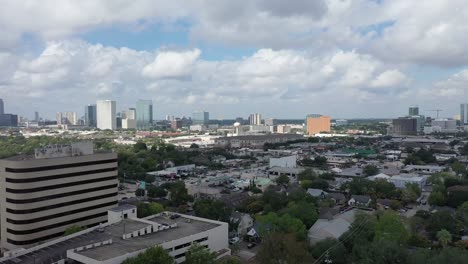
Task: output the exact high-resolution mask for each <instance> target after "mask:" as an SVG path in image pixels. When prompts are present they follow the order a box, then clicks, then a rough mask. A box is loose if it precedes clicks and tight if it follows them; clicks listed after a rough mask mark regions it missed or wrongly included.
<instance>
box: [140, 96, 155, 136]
mask: <svg viewBox="0 0 468 264" xmlns="http://www.w3.org/2000/svg"><path fill="white" fill-rule="evenodd" d="M136 119H137V128H138V129H148V128H150V127H152V125H153V101H151V100H138V101H137V103H136Z"/></svg>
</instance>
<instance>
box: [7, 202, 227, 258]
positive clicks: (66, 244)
mask: <svg viewBox="0 0 468 264" xmlns="http://www.w3.org/2000/svg"><path fill="white" fill-rule="evenodd" d="M107 219H108V222H107V223H106V224H103V225H101V226H96V227H94V228H89V229H87V230H84V231H81V232H79V233H76V234H72V235H69V236H67V237H64V238H60V239H56V240H53V241H50V242H49V243H48V245H41V246H38V247H35V248H31V249H26V250H24V251H22V252H18V253H14V252H12V253H8V252H7V255H6V256H5V257H3V258H1V259H0V263H22V264H37V263H66V262H67V263H71V262H73V263H83V264H120V263H122V262H123V261H125V260H126V259H128V258H131V257H135V256H137V255H138V254H140V253H143V252H145V251H146V250H147V249H149V248H151V247H154V246H161V247H162V248H164V249H165V250H167V252H168V253H169V255H170V256H172V257H173V258H174V260H175V261H176V263H182V262H184V261H185V260H186V258H185V254H186V252H187V251H188V250H189V249H190V247H191V246H192V245H193V244H194V243H198V244H200V245H202V246H204V247H206V248H207V249H209V250H210V251H211V252H214V253H215V254H216V258H218V259H219V258H221V257H224V256H228V255H230V254H231V250H230V249H229V243H228V231H229V228H228V223H224V222H219V221H214V220H209V219H205V218H200V217H195V216H190V215H183V214H174V213H172V212H163V213H160V214H156V215H153V216H149V217H146V218H144V219H141V218H137V208H136V207H135V206H133V205H129V204H124V205H121V206H119V207H116V208H113V209H111V210H109V211H108V215H107ZM51 260H52V261H51Z"/></svg>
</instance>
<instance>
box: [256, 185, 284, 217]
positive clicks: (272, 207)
mask: <svg viewBox="0 0 468 264" xmlns="http://www.w3.org/2000/svg"><path fill="white" fill-rule="evenodd" d="M262 201H263V206H264V208H265V211H267V212H270V211H274V212H276V211H279V210H280V209H282V208H284V207H285V206H286V204H287V203H288V197H287V196H286V195H285V194H283V193H277V192H275V190H273V189H272V188H268V189H266V190H265V192H264V193H263V196H262Z"/></svg>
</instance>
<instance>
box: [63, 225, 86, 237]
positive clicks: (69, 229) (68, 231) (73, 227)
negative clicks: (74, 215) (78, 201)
mask: <svg viewBox="0 0 468 264" xmlns="http://www.w3.org/2000/svg"><path fill="white" fill-rule="evenodd" d="M81 230H83V228H82V227H81V226H79V225H71V226H69V227H67V229H65V234H64V235H65V236H68V235H71V234H74V233H77V232H80V231H81Z"/></svg>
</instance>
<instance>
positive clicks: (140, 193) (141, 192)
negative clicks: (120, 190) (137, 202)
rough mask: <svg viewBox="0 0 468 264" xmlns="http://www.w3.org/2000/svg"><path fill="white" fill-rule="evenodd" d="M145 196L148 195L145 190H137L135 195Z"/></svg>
mask: <svg viewBox="0 0 468 264" xmlns="http://www.w3.org/2000/svg"><path fill="white" fill-rule="evenodd" d="M145 194H146V192H145V190H143V189H137V190H136V191H135V195H136V196H145Z"/></svg>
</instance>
